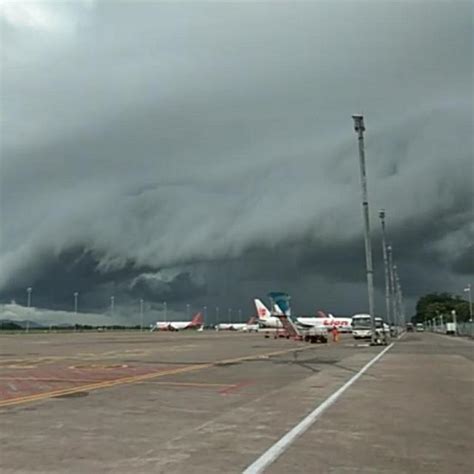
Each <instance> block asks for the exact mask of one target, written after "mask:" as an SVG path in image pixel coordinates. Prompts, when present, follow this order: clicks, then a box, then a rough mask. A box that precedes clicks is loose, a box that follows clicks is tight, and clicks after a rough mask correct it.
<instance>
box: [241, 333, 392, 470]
mask: <svg viewBox="0 0 474 474" xmlns="http://www.w3.org/2000/svg"><path fill="white" fill-rule="evenodd" d="M393 345H394V343H393V342H392V343H391V344H390V345H389V346H388V347H386V348H385V349H384V350H383V351H382V352H380V353H379V354H377V355H376V356H375V357H374V358H373V359H371V360H370V361H369V362H368V363H367V364H366V365H364V367H362V369H360V370H359V372H357V373H356V374H355V375H354V376H353V377H351V378H350V379H349V380H348V381H347V382H346V383H345V384H344V385H343V386H342V387H340V388H339V389H338V390H336V391H335V392H334V393H333V394H332V395H330V396H329V397H328V398H326V400H324V402H322V403H321V404H320V405H318V406H317V407H316V408H315V409H314V410H313V411H312V412H311V413H309V414H308V415H307V416H306V417H305V418H303V419H302V420H301V421H300V422H299V423H298V424H297V425H296V426H295V427H294V428H292V429H291V430H290V431H288V433H286V434H285V435H284V436H283V437H282V438H280V439H279V440H278V441H277V442H276V443H275V444H273V445H272V446H271V447H270V448H268V449H267V450H266V451H265V452H264V453H263V454H262V455H261V456H260V457H259V458H258V459H257V460H256V461H254V462H253V463H252V464H250V466H248V467H247V468H246V469H245V470H244V471H243V472H242V474H260V473H261V472H263V471H264V470H265V469H266V468H267V467H268V466H269V465H270V464H272V463H273V462H275V461H276V460H277V459H278V458H279V457H280V456H281V455H282V454H283V453H284V452H285V451H286V449H287V448H288V447H289V446H290V445H291V444H292V443H293V441H295V440H296V439H297V438H298V437H299V436H301V435H302V434H303V433H304V432H305V431H306V430H307V429H308V428H309V427H310V426H311V425H312V424H313V423H314V422H315V421H316V420H317V419H318V418H319V416H321V414H322V413H324V412H325V411H326V410H327V409H328V408H329V407H330V406H331V405H332V404H333V403H334V402H335V401H336V400H337V399H338V398H339V397H340V396H341V395H342V394H343V393H344V392H345V391H346V390H347V389H348V388H349V387H350V386H351V385H352V384H353V383H354V382H355V381H356V380H357V379H359V378H360V377H361V376H362V375H363V374H364V373H365V372H366V371H367V370H368V369H369V368H370V367H371V366H372V365H373V364H375V363H376V362H377V361H378V360H379V359H380V358H381V357H382V356H383V355H384V354H385V353H386V352H387V351H389V350H390V349H391V348H392V347H393Z"/></svg>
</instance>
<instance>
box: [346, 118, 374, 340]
mask: <svg viewBox="0 0 474 474" xmlns="http://www.w3.org/2000/svg"><path fill="white" fill-rule="evenodd" d="M352 118H353V120H354V130H355V131H356V133H357V138H358V144H359V165H360V183H361V188H362V213H363V217H364V240H365V266H366V273H367V292H368V296H369V314H370V325H371V327H372V331H371V332H372V336H371V342H372V344H376V342H377V335H376V328H375V305H374V270H373V265H372V245H371V241H370V219H369V198H368V192H367V172H366V166H365V149H364V132H365V124H364V116H363V115H359V114H356V115H353V116H352Z"/></svg>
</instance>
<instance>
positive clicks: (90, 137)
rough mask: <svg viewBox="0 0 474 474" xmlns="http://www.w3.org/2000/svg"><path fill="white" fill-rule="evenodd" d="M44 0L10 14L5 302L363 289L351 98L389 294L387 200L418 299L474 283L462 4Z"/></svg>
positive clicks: (468, 76)
mask: <svg viewBox="0 0 474 474" xmlns="http://www.w3.org/2000/svg"><path fill="white" fill-rule="evenodd" d="M31 5H32V6H30V7H28V5H27V4H24V5H23V4H22V8H23V12H24V11H25V9H28V8H31V9H32V10H31V11H30V16H29V18H30V20H29V21H28V22H25V21H24V20H22V21H20V20H19V18H20V16H19V15H15V10H14V8H15V7H14V6H11V8H10V13H9V14H5V12H4V14H3V17H2V19H1V21H2V40H3V46H2V111H3V112H4V116H5V118H4V119H3V122H2V162H1V170H0V171H1V218H2V223H3V225H2V232H1V253H0V265H1V267H2V269H3V272H2V274H1V276H0V293H1V295H4V296H3V297H4V298H6V299H10V298H11V297H12V295H13V296H17V295H20V294H22V293H24V288H25V286H28V285H32V284H34V286H35V288H37V289H38V291H37V293H38V295H41V294H43V298H44V301H45V304H46V301H54V302H57V304H61V302H62V301H64V300H65V299H66V300H68V299H70V293H71V292H72V291H74V290H75V289H77V288H79V287H80V290H81V292H83V293H84V294H88V295H89V301H90V305H91V307H97V305H98V304H99V303H98V302H99V301H105V300H106V299H107V297H108V295H110V294H112V293H117V292H121V294H123V295H124V300H127V299H129V300H132V299H136V298H137V297H139V294H142V295H146V297H147V299H150V300H155V301H157V302H158V301H162V300H163V298H165V297H166V298H167V299H169V300H170V301H173V302H175V304H176V305H177V306H180V307H182V306H183V305H184V304H185V303H186V302H187V303H189V302H192V303H195V304H196V305H199V304H206V302H209V303H211V301H213V302H215V304H220V305H224V304H225V305H231V306H233V307H234V308H235V307H236V305H237V304H240V303H239V301H241V300H242V299H245V300H246V301H247V300H248V301H250V300H251V297H253V296H256V295H257V294H261V292H266V291H269V290H271V289H275V288H284V289H288V291H290V292H292V294H293V295H294V301H295V302H296V304H297V305H299V308H301V310H302V311H309V310H312V309H313V308H314V305H316V304H320V305H321V306H325V305H331V309H333V308H335V309H334V312H337V311H338V310H339V311H349V310H350V309H352V308H354V309H355V308H356V307H358V306H361V305H364V304H365V299H366V298H365V289H364V270H363V253H362V251H363V242H362V224H361V210H360V191H359V169H358V162H357V148H356V137H355V135H354V133H353V130H352V120H351V118H350V116H351V114H352V113H354V112H363V113H364V114H365V116H366V123H367V162H368V173H369V193H370V201H371V211H372V212H371V215H372V227H373V229H374V236H375V240H374V252H375V255H376V258H377V262H376V265H377V268H376V270H378V273H377V274H376V276H377V283H378V288H379V290H380V291H381V290H383V273H382V272H381V271H380V258H379V255H378V254H380V252H376V249H377V248H379V247H378V246H379V238H380V235H379V231H378V227H379V226H378V222H377V209H378V208H379V207H384V208H386V210H387V215H388V225H389V232H390V239H391V241H392V242H393V244H394V247H395V252H396V256H397V261H398V262H399V267H400V273H401V276H402V280H403V283H404V287H405V290H406V294H407V295H408V296H410V297H411V298H415V297H416V296H417V295H419V294H420V292H424V291H429V290H430V289H438V288H439V289H445V288H446V289H448V290H451V291H460V289H459V288H462V285H463V284H464V283H463V282H464V281H469V279H472V274H473V268H472V262H473V259H472V252H473V246H472V245H473V244H472V242H473V236H474V228H473V224H472V222H473V219H472V217H473V215H472V158H473V156H472V155H473V141H472V129H473V127H472V125H473V120H472V107H473V99H472V41H471V38H472V24H471V22H470V15H469V9H470V4H469V3H468V2H466V3H465V4H464V3H463V4H457V5H456V6H454V5H449V4H448V3H440V4H433V5H430V8H429V9H428V8H427V7H426V3H425V2H419V3H418V2H417V3H410V4H408V3H403V4H402V3H399V4H394V3H391V2H387V3H385V2H383V3H379V4H374V3H373V2H370V8H369V9H366V8H359V5H355V4H352V3H347V2H345V3H342V2H332V3H329V2H328V3H324V2H318V3H315V4H308V3H304V4H303V3H301V4H299V3H298V4H295V5H287V4H281V3H275V4H272V5H270V4H239V5H233V4H225V5H212V4H199V5H198V4H186V5H176V4H173V5H172V4H149V3H146V4H145V3H144V4H133V5H132V4H121V5H114V6H111V5H107V4H101V3H95V2H84V3H76V4H71V5H69V4H66V5H55V6H51V5H49V6H45V4H42V3H41V4H39V3H38V4H31ZM464 10H465V11H464ZM7 13H8V12H7ZM24 17H25V16H24V15H22V16H21V18H24ZM27 17H28V15H27ZM469 262H470V263H469ZM336 286H337V288H338V290H335V289H334V288H335V287H336ZM51 288H53V289H52V290H51ZM341 295H343V297H342V298H341ZM379 296H380V293H379ZM124 304H125V302H124ZM297 309H298V306H297Z"/></svg>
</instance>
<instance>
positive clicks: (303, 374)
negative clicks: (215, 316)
mask: <svg viewBox="0 0 474 474" xmlns="http://www.w3.org/2000/svg"><path fill="white" fill-rule="evenodd" d="M382 349H383V348H380V347H356V346H355V344H354V341H353V340H352V338H351V337H350V336H344V337H343V338H342V340H341V342H340V343H339V344H333V343H330V344H326V345H324V344H322V345H311V344H304V343H297V342H294V341H289V340H285V339H279V340H274V339H272V338H270V339H265V338H264V337H263V335H262V334H242V333H223V332H219V333H216V332H213V331H204V332H202V333H199V332H179V333H163V332H161V333H148V332H147V333H136V332H135V333H69V334H54V333H52V334H33V333H32V334H28V335H24V334H23V335H22V334H18V335H9V336H0V420H1V421H0V426H1V428H0V446H1V447H2V448H1V456H0V472H2V473H13V472H15V473H17V472H21V473H66V472H67V473H84V472H87V473H105V472H110V473H112V472H114V473H129V472H132V471H133V472H135V473H151V472H152V473H185V472H186V473H187V472H193V473H237V472H242V471H244V470H245V469H246V468H247V467H248V466H251V465H252V464H253V463H254V462H255V461H258V459H259V458H260V457H261V455H262V454H263V453H265V452H267V450H268V449H269V448H270V449H271V448H272V446H274V444H275V443H276V442H277V441H278V440H279V439H280V438H281V437H282V436H283V435H285V433H287V432H288V431H290V430H291V429H292V428H294V427H295V425H297V424H298V423H299V422H300V421H301V420H303V419H305V417H306V416H307V415H308V414H309V413H311V412H312V411H313V410H314V409H315V408H316V407H318V405H320V404H321V403H322V402H323V401H324V400H326V399H328V397H331V396H332V395H333V394H334V393H335V392H336V391H337V390H338V389H339V388H340V387H341V386H343V385H344V384H345V383H346V382H348V381H349V380H351V379H352V378H353V377H354V375H355V374H357V373H358V372H359V371H360V369H361V368H363V367H364V366H365V365H366V364H367V363H368V362H370V361H371V360H372V359H373V358H374V357H375V356H376V355H377V354H379V353H380V352H381V351H382ZM473 350H474V345H473V344H472V343H471V342H470V341H464V340H454V339H452V338H448V337H446V336H439V335H432V334H407V335H406V336H405V337H404V338H403V339H402V340H400V341H397V342H396V344H395V345H394V346H393V347H391V348H390V349H389V350H388V352H387V353H386V354H384V355H383V357H382V358H380V360H378V361H377V362H376V363H374V365H373V366H371V367H370V368H369V369H368V370H367V372H366V373H364V374H363V375H362V376H361V377H360V378H359V379H358V380H356V381H355V382H354V384H353V385H351V386H350V387H349V388H348V389H347V391H345V392H344V393H343V394H342V395H341V397H340V398H339V399H337V400H335V401H334V404H333V405H332V406H330V407H329V408H328V409H327V411H325V412H323V413H322V414H321V415H320V417H319V418H318V419H317V420H316V422H315V423H314V424H313V425H312V426H310V427H309V428H308V430H307V431H306V432H303V433H300V435H299V436H298V437H296V438H295V440H294V442H293V443H291V444H289V445H288V446H285V449H284V450H283V451H282V453H281V455H280V456H278V457H276V458H275V459H273V460H272V463H271V464H269V465H268V466H266V467H265V469H266V472H270V473H273V472H274V473H288V472H318V473H319V472H321V473H339V472H340V473H356V472H357V473H362V472H364V473H365V472H377V473H379V472H384V473H385V472H386V473H395V472H396V473H412V472H417V473H425V472H426V473H432V472H439V473H441V472H446V473H448V472H453V470H452V469H450V470H448V468H449V467H451V468H455V471H456V472H457V473H464V472H466V473H467V472H469V473H470V472H472V461H473V458H472V449H471V447H472V443H473V441H474V439H473V429H472V428H473V425H472V415H473V399H472V394H473V388H474V386H473ZM255 472H257V471H255Z"/></svg>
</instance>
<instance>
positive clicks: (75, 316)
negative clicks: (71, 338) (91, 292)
mask: <svg viewBox="0 0 474 474" xmlns="http://www.w3.org/2000/svg"><path fill="white" fill-rule="evenodd" d="M78 296H79V293H78V292H77V291H75V292H74V332H76V329H77V297H78Z"/></svg>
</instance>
